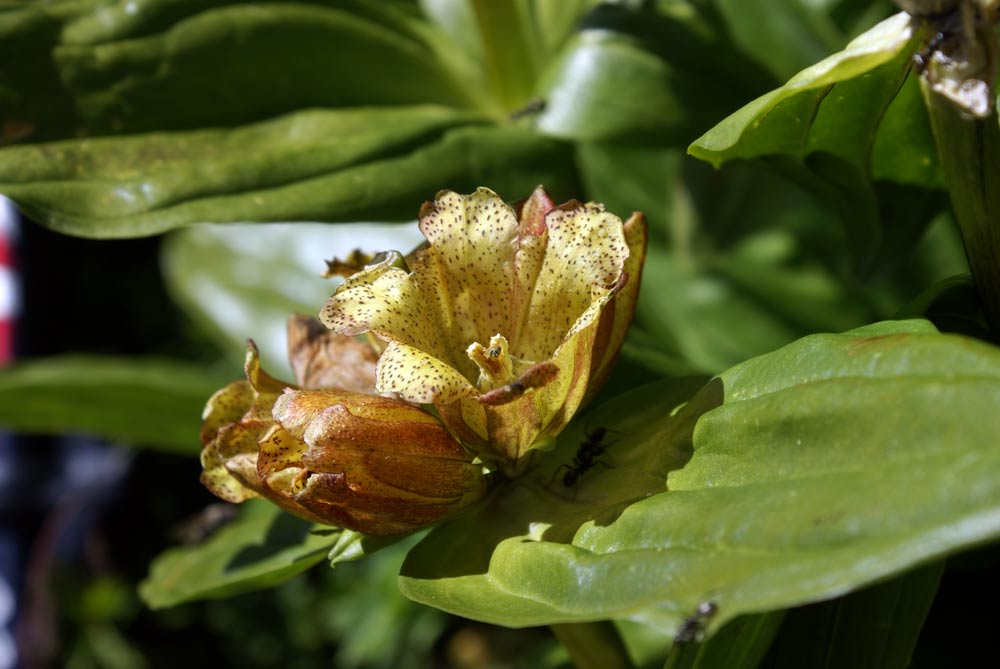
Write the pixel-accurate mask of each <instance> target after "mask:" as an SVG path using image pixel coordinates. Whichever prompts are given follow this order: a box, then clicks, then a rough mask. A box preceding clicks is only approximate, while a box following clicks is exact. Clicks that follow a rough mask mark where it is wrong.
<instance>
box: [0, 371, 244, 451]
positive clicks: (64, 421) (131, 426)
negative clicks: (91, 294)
mask: <svg viewBox="0 0 1000 669" xmlns="http://www.w3.org/2000/svg"><path fill="white" fill-rule="evenodd" d="M224 382H225V377H224V376H221V375H220V374H219V373H218V372H213V370H210V369H208V370H206V369H205V367H204V366H203V365H196V364H193V363H187V362H178V361H169V360H158V359H144V358H138V359H137V358H113V357H107V356H93V355H88V356H83V355H80V356H64V357H58V358H49V359H45V360H38V361H33V362H22V363H18V364H17V365H14V366H11V367H7V368H4V369H2V370H0V426H3V427H4V428H5V429H8V430H13V431H16V432H27V433H33V434H52V433H66V432H79V433H84V434H91V435H94V436H98V437H103V438H106V439H113V440H116V441H124V442H128V443H131V444H135V445H137V446H149V447H155V448H160V449H164V450H169V451H176V452H179V453H188V454H191V455H194V454H197V452H198V448H199V444H198V429H199V426H200V421H199V416H200V415H201V410H202V408H203V407H204V406H205V400H207V399H208V397H209V396H210V395H211V394H212V393H213V392H215V391H216V390H217V389H218V388H219V386H220V385H221V384H222V383H224Z"/></svg>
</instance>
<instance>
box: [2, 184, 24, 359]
mask: <svg viewBox="0 0 1000 669" xmlns="http://www.w3.org/2000/svg"><path fill="white" fill-rule="evenodd" d="M16 236H17V212H16V211H15V209H14V205H13V204H12V203H11V201H10V200H8V199H7V198H5V197H2V196H0V365H4V364H6V363H8V362H10V361H11V360H12V359H13V357H14V320H15V318H16V317H17V313H18V308H19V306H20V288H19V285H18V279H17V271H16V267H15V264H14V241H15V238H16Z"/></svg>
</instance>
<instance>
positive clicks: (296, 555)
mask: <svg viewBox="0 0 1000 669" xmlns="http://www.w3.org/2000/svg"><path fill="white" fill-rule="evenodd" d="M339 536H340V530H335V529H331V528H323V527H321V526H318V525H313V524H311V523H308V522H306V521H304V520H300V519H298V518H295V517H293V516H290V515H288V514H286V513H284V512H283V511H281V510H280V509H278V507H276V506H274V505H272V504H270V503H268V502H264V501H258V500H251V501H249V502H245V503H244V504H243V507H242V510H241V514H240V516H239V518H237V519H236V520H234V521H233V522H231V523H230V524H228V525H226V526H224V527H222V528H221V529H219V530H218V531H217V532H216V533H215V534H213V535H212V536H210V537H209V538H208V539H206V540H205V541H204V542H203V543H201V544H198V545H196V546H182V547H177V548H171V549H168V550H167V551H165V552H164V553H163V554H161V555H160V556H159V557H158V558H156V560H155V561H154V562H153V564H152V566H151V567H150V572H149V576H148V577H147V578H146V580H145V581H143V582H142V584H141V585H140V586H139V595H140V596H141V597H142V599H143V601H144V602H146V604H147V605H149V606H151V607H153V608H163V607H167V606H174V605H175V604H180V603H181V602H187V601H191V600H195V599H206V598H218V597H229V596H231V595H235V594H238V593H241V592H247V591H250V590H258V589H260V588H266V587H270V586H273V585H277V584H278V583H281V582H283V581H286V580H288V579H289V578H291V577H293V576H295V575H296V574H299V573H301V572H303V571H305V570H306V569H308V568H309V567H311V566H313V565H314V564H316V563H318V562H321V561H322V560H323V559H325V558H326V555H327V553H328V552H329V551H330V549H331V548H332V547H333V546H334V544H336V543H337V540H338V538H339Z"/></svg>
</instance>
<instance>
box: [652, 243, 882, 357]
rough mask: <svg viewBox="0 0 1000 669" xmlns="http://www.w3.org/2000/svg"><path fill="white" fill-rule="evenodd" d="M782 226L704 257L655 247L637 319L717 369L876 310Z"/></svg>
mask: <svg viewBox="0 0 1000 669" xmlns="http://www.w3.org/2000/svg"><path fill="white" fill-rule="evenodd" d="M799 243H800V242H799V240H797V239H796V237H795V236H794V235H793V234H792V233H790V232H788V231H783V230H778V229H775V230H771V231H767V232H761V233H758V234H755V235H750V236H748V237H746V238H745V239H744V240H743V241H741V242H740V243H739V244H737V245H735V246H734V247H732V248H730V249H727V250H724V251H718V252H716V253H713V254H711V255H707V256H705V257H702V258H699V259H698V260H697V261H692V259H690V258H687V257H685V256H684V255H683V254H678V253H673V254H669V253H665V252H663V251H660V250H658V249H655V248H653V249H650V250H649V252H648V253H647V259H646V263H647V264H646V268H645V271H644V274H643V284H644V290H643V291H641V292H640V294H639V305H638V309H637V322H638V323H640V324H641V325H642V326H644V327H645V328H646V329H648V330H649V332H651V333H652V334H654V335H657V336H658V337H659V338H660V340H661V347H662V348H665V349H668V350H669V349H673V350H676V351H677V352H678V353H680V355H681V357H682V358H683V359H685V360H688V361H690V363H691V364H692V365H693V366H694V368H695V369H697V370H700V371H704V372H708V373H714V372H718V371H720V370H722V369H725V368H726V367H727V366H729V365H732V364H735V363H736V362H738V361H740V360H745V359H747V358H749V357H752V356H754V355H760V354H761V353H765V352H767V351H769V350H773V349H774V348H776V347H778V346H781V345H783V344H786V343H788V342H791V341H793V340H795V339H796V338H798V337H801V336H803V335H805V334H807V333H809V332H814V331H817V330H820V331H822V330H840V329H846V328H849V327H851V326H855V325H857V324H859V323H863V322H865V321H866V320H869V319H870V318H871V317H873V316H874V315H875V314H874V313H873V309H872V308H871V307H870V306H869V305H867V304H866V303H865V302H864V300H863V299H859V298H858V296H857V295H856V294H855V293H854V291H852V289H851V287H850V285H848V284H845V282H844V281H843V280H842V279H840V277H838V276H837V275H836V274H834V273H833V272H831V271H830V270H829V269H828V268H827V267H824V266H823V265H822V264H821V263H820V262H818V261H817V260H813V259H810V258H808V257H804V256H803V253H802V249H801V248H799Z"/></svg>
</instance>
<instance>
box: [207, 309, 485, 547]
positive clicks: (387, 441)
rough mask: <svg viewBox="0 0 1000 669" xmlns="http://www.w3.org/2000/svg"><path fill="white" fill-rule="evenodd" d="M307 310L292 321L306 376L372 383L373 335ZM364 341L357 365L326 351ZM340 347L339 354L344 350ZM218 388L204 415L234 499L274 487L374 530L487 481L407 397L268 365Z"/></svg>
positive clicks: (439, 513) (453, 507) (294, 505)
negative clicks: (320, 320)
mask: <svg viewBox="0 0 1000 669" xmlns="http://www.w3.org/2000/svg"><path fill="white" fill-rule="evenodd" d="M325 333H326V335H325V336H323V335H319V336H317V333H316V332H315V328H313V327H312V325H311V324H309V323H308V322H305V321H301V320H299V321H298V322H295V321H293V323H291V324H290V349H291V354H292V355H291V357H292V361H293V367H295V368H296V372H297V374H296V375H297V376H298V377H299V379H300V380H301V379H302V378H313V379H319V380H325V381H330V380H332V379H334V380H337V381H338V382H340V383H344V384H345V385H350V384H351V383H354V382H357V383H359V384H362V385H364V377H365V375H366V372H365V369H366V367H372V366H373V364H374V359H373V358H372V359H367V358H368V354H367V353H365V351H364V347H363V346H362V347H360V348H358V349H356V348H355V347H354V344H352V341H353V340H349V338H339V340H338V337H339V336H338V335H334V334H333V333H330V332H329V331H325ZM331 351H332V352H333V353H335V354H341V355H346V356H349V355H351V354H352V353H357V354H358V355H359V356H360V357H358V358H357V359H356V360H355V361H354V362H356V363H358V364H357V365H356V368H355V370H354V372H353V373H352V372H348V371H346V369H347V367H350V365H346V366H345V367H340V368H338V369H337V370H331V369H330V368H329V367H328V366H327V365H326V362H328V360H327V358H328V357H329V356H330V355H331ZM335 357H339V356H335ZM245 368H246V374H247V380H246V381H237V382H235V383H232V384H230V385H228V386H226V387H225V388H223V389H222V390H220V391H218V392H217V393H215V395H213V396H212V398H211V399H210V400H209V402H208V405H207V406H206V408H205V413H204V416H203V418H204V423H203V427H202V443H203V450H202V467H203V473H202V482H203V483H204V484H205V485H206V486H207V487H208V488H209V490H211V491H212V492H213V493H215V494H216V495H218V496H219V497H222V498H223V499H225V500H228V501H231V502H241V501H243V500H245V499H248V498H251V497H264V498H267V499H268V500H270V501H272V502H274V503H275V504H277V505H279V506H281V507H282V508H284V509H285V510H287V511H289V512H291V513H293V514H295V515H298V516H300V517H302V518H305V519H307V520H311V521H314V522H318V523H324V524H328V525H337V526H339V527H344V528H347V529H351V530H356V531H359V532H363V533H365V534H373V535H386V534H400V533H406V532H412V531H414V530H417V529H420V528H421V527H424V526H426V525H430V524H432V523H435V522H437V521H439V520H442V519H443V518H445V517H447V516H449V515H451V514H453V513H455V512H456V511H457V510H459V509H461V508H462V507H464V506H467V505H468V504H471V503H472V502H475V501H476V500H478V499H479V498H480V497H482V495H483V494H484V493H485V488H486V485H485V477H484V474H483V470H482V467H481V466H480V465H478V464H474V463H473V462H472V456H471V454H470V453H469V452H468V451H467V450H466V449H465V448H464V447H463V446H462V445H461V444H460V443H458V442H457V441H456V440H455V439H454V438H453V437H452V436H451V435H450V434H449V432H448V430H446V429H445V428H444V426H443V425H442V424H441V423H440V421H438V419H437V418H436V417H434V416H433V415H432V414H430V413H428V412H426V411H424V410H423V409H421V408H419V407H416V406H414V405H412V404H409V403H407V402H404V401H401V400H398V399H393V398H387V397H380V396H378V395H373V394H368V393H362V392H356V391H352V390H344V389H337V388H323V389H301V388H299V387H298V386H295V385H293V384H290V383H286V382H283V381H280V380H278V379H275V378H273V377H271V376H269V375H268V374H266V373H265V372H264V371H263V370H262V369H261V368H260V362H259V358H258V353H257V349H256V347H255V346H254V345H253V343H252V342H251V343H250V345H249V347H248V350H247V358H246V365H245Z"/></svg>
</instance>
